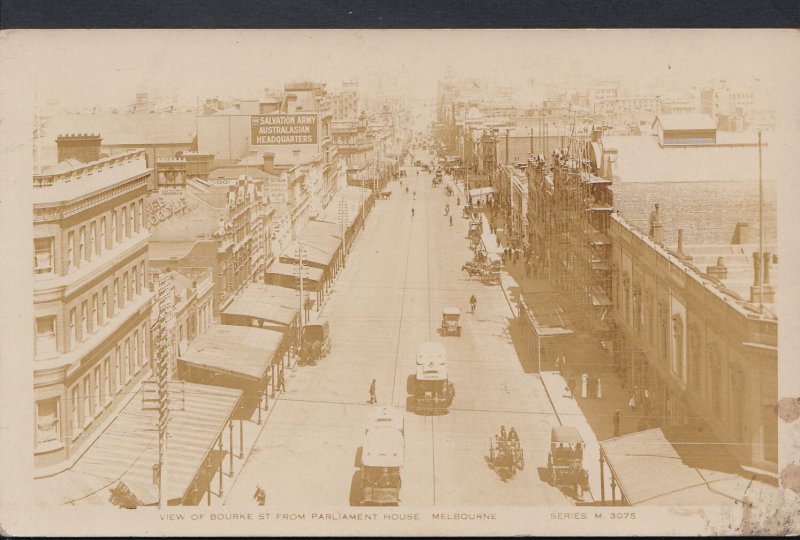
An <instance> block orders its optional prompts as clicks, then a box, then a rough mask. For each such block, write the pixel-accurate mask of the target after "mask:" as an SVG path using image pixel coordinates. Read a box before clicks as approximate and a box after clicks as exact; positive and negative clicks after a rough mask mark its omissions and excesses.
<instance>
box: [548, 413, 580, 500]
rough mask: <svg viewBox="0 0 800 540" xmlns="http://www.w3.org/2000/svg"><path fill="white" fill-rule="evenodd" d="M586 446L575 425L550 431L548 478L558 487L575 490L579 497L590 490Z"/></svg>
mask: <svg viewBox="0 0 800 540" xmlns="http://www.w3.org/2000/svg"><path fill="white" fill-rule="evenodd" d="M584 447H585V444H584V442H583V438H582V437H581V434H580V433H579V432H578V430H577V429H576V428H574V427H571V426H559V427H554V428H553V429H552V430H551V431H550V453H549V454H548V455H547V478H548V480H549V481H550V483H551V484H552V485H554V486H556V487H568V488H571V489H572V490H574V491H575V496H576V497H577V498H578V499H583V494H584V492H586V491H588V490H589V472H588V471H587V470H586V469H585V468H584V467H583V449H584Z"/></svg>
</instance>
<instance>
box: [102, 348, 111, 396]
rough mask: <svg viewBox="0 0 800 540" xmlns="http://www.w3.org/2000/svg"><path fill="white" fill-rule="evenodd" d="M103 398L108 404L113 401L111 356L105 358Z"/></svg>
mask: <svg viewBox="0 0 800 540" xmlns="http://www.w3.org/2000/svg"><path fill="white" fill-rule="evenodd" d="M103 400H104V401H105V403H106V405H108V403H109V402H110V401H111V358H109V357H108V356H106V359H105V360H103Z"/></svg>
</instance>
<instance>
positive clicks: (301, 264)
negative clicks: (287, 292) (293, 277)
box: [297, 244, 306, 353]
mask: <svg viewBox="0 0 800 540" xmlns="http://www.w3.org/2000/svg"><path fill="white" fill-rule="evenodd" d="M305 257H306V250H305V248H304V247H303V245H302V244H298V246H297V277H298V278H299V279H300V339H299V340H298V342H297V343H298V345H297V351H298V353H302V351H303V326H304V325H305V309H306V306H305V301H304V298H303V273H304V272H305V270H306V269H305Z"/></svg>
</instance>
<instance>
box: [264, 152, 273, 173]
mask: <svg viewBox="0 0 800 540" xmlns="http://www.w3.org/2000/svg"><path fill="white" fill-rule="evenodd" d="M263 157H264V172H265V173H267V174H275V152H264V154H263Z"/></svg>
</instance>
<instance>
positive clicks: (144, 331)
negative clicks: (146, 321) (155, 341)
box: [140, 326, 147, 366]
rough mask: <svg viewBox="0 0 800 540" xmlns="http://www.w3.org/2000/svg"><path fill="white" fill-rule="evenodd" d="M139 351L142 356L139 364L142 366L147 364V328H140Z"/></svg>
mask: <svg viewBox="0 0 800 540" xmlns="http://www.w3.org/2000/svg"><path fill="white" fill-rule="evenodd" d="M140 350H141V355H142V358H141V360H140V362H141V365H142V366H144V365H145V364H146V363H147V327H145V326H142V345H141V349H140Z"/></svg>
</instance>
